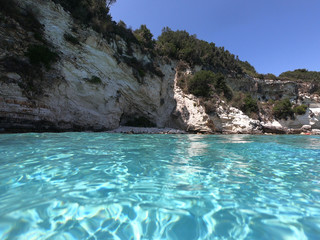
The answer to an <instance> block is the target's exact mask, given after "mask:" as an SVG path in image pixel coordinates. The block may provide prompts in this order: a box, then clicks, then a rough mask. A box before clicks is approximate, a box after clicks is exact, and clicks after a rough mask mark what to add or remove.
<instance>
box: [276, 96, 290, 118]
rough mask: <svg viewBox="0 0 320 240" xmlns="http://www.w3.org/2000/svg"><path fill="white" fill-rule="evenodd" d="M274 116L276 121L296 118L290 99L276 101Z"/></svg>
mask: <svg viewBox="0 0 320 240" xmlns="http://www.w3.org/2000/svg"><path fill="white" fill-rule="evenodd" d="M272 112H273V116H274V117H275V118H276V119H285V120H287V119H288V118H289V117H290V118H292V119H293V118H294V112H293V110H292V104H291V102H290V100H289V99H288V98H286V99H283V100H279V101H276V102H275V104H274V107H273V110H272Z"/></svg>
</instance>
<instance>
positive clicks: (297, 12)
mask: <svg viewBox="0 0 320 240" xmlns="http://www.w3.org/2000/svg"><path fill="white" fill-rule="evenodd" d="M110 12H111V15H112V17H113V19H114V20H115V21H119V20H123V21H124V22H125V23H126V24H127V26H130V27H132V29H137V28H139V27H140V25H141V24H146V25H147V27H148V28H149V29H150V30H151V32H152V33H153V35H154V37H155V38H157V36H158V35H159V34H161V30H162V28H163V27H165V26H168V27H170V28H171V29H172V30H186V31H188V32H189V33H190V34H196V35H197V37H198V38H199V39H203V40H206V41H208V42H214V43H215V44H216V45H217V46H224V47H225V49H227V50H229V51H230V52H231V53H233V54H235V55H238V56H239V58H240V59H241V60H244V61H248V62H250V63H251V64H252V65H253V66H254V67H255V68H256V70H257V71H258V72H259V73H274V74H276V75H278V74H280V73H281V72H284V71H287V70H294V69H297V68H306V69H308V70H312V71H320V0H198V1H190V0H184V1H182V0H161V1H156V0H117V2H116V3H115V4H114V5H113V6H112V7H111V11H110Z"/></svg>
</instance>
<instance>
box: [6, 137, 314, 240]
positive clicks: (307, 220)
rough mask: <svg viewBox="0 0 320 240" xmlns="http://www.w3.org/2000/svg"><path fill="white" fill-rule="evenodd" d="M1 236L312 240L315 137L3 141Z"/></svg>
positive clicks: (17, 237)
mask: <svg viewBox="0 0 320 240" xmlns="http://www.w3.org/2000/svg"><path fill="white" fill-rule="evenodd" d="M0 152H1V156H0V164H1V168H0V199H1V201H0V239H186V240H188V239H259V240H260V239H268V240H269V239H299V240H300V239H319V236H320V221H319V219H320V191H319V189H320V188H319V187H320V138H319V137H318V136H250V135H229V136H202V135H200V136H199V135H121V134H104V133H62V134H52V133H45V134H35V133H31V134H12V135H0Z"/></svg>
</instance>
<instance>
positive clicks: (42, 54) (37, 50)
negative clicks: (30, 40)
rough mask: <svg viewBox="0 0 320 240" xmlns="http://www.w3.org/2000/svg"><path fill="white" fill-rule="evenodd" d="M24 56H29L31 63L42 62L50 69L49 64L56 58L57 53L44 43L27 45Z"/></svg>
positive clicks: (38, 63)
mask: <svg viewBox="0 0 320 240" xmlns="http://www.w3.org/2000/svg"><path fill="white" fill-rule="evenodd" d="M26 56H27V57H28V58H29V60H30V63H31V64H35V65H41V64H43V65H44V66H45V67H46V68H47V69H50V67H51V64H52V63H54V62H56V61H57V60H58V54H57V53H55V52H53V51H51V50H50V49H49V48H48V47H47V46H44V45H31V46H29V48H28V50H27V52H26Z"/></svg>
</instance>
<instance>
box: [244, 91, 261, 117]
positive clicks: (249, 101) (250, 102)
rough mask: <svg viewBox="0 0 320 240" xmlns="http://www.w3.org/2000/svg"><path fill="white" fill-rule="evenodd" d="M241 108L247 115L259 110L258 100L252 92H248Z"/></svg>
mask: <svg viewBox="0 0 320 240" xmlns="http://www.w3.org/2000/svg"><path fill="white" fill-rule="evenodd" d="M240 109H241V111H243V112H244V113H245V114H247V115H250V114H251V113H258V112H259V107H258V103H257V100H255V99H253V98H252V96H251V95H250V94H247V95H246V97H245V98H244V99H243V104H242V106H241V108H240Z"/></svg>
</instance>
